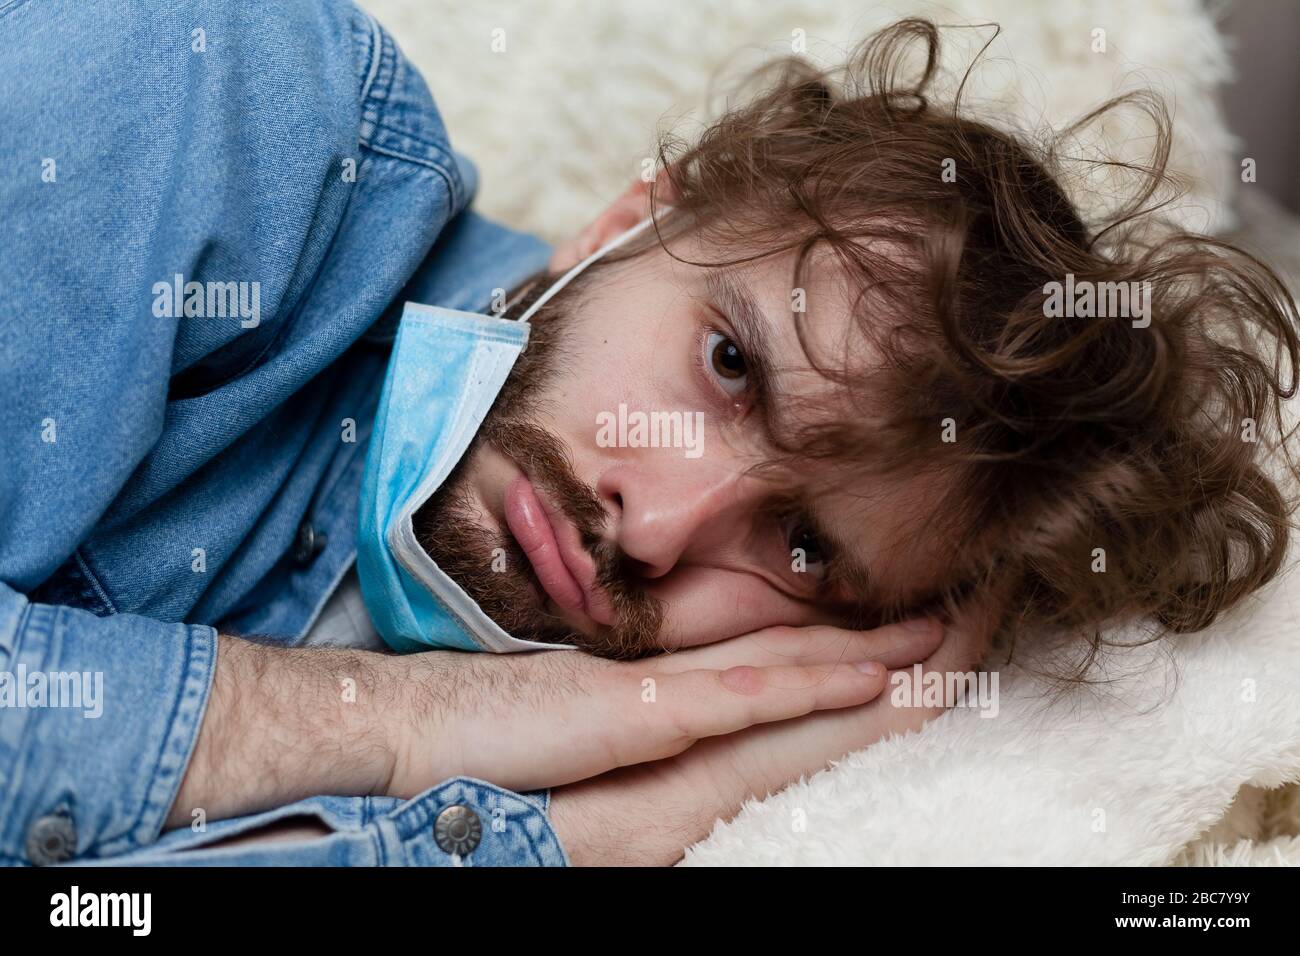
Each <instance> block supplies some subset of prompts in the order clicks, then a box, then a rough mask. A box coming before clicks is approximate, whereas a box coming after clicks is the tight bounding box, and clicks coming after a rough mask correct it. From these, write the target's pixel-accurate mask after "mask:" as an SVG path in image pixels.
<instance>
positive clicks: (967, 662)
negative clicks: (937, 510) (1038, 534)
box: [550, 626, 979, 866]
mask: <svg viewBox="0 0 1300 956" xmlns="http://www.w3.org/2000/svg"><path fill="white" fill-rule="evenodd" d="M778 630H780V631H784V632H787V633H784V634H782V635H780V636H779V637H778V638H777V639H776V640H775V641H774V639H773V635H772V633H771V632H760V634H759V635H754V636H753V637H750V638H740V639H738V640H742V641H754V640H756V641H759V642H760V643H761V644H763V646H764V647H766V648H768V649H769V651H770V652H771V653H782V654H783V653H786V652H787V651H786V650H782V649H781V645H782V643H784V645H785V647H786V648H787V649H788V652H789V653H792V654H795V655H797V654H799V653H801V643H800V642H801V641H802V642H807V641H812V644H811V647H812V649H813V650H814V652H815V653H821V652H822V651H823V650H824V648H823V647H822V644H820V643H818V642H816V641H815V640H813V638H812V635H814V634H816V633H817V632H827V633H825V634H824V635H823V637H822V642H823V643H827V642H828V643H830V644H831V645H832V646H833V645H834V644H836V643H838V644H839V645H840V646H843V645H844V643H845V638H846V636H847V632H843V631H836V630H834V629H830V628H800V629H778ZM873 633H879V632H873ZM940 635H941V632H940V631H939V629H938V628H937V626H936V628H935V630H934V631H933V632H931V635H930V649H931V650H934V648H935V647H936V646H937V650H934V653H933V654H930V655H929V656H928V659H926V660H925V661H924V664H923V667H924V670H925V671H926V672H930V671H938V672H948V671H960V670H968V669H970V668H971V667H972V666H974V664H975V662H976V661H977V659H978V657H979V648H978V647H977V646H976V642H975V641H974V640H972V639H971V638H970V637H969V636H967V635H964V634H959V633H955V632H949V633H947V634H945V635H942V642H941V643H940ZM729 643H731V642H724V643H722V644H718V645H713V646H712V647H710V648H707V649H705V652H706V653H713V654H715V655H718V658H719V660H718V662H720V661H721V658H722V657H723V656H724V655H726V654H728V653H732V652H733V650H732V649H730V648H728V647H727V644H729ZM922 643H923V642H921V641H917V640H913V641H911V642H903V643H900V644H899V645H898V646H897V647H895V648H893V649H887V650H885V651H883V652H882V653H880V654H879V655H878V658H877V659H879V660H881V661H883V662H884V663H886V664H887V665H888V666H890V667H903V666H906V665H909V664H911V663H914V662H916V660H917V656H916V655H915V650H916V648H917V647H919V646H921V644H922ZM661 660H666V659H661ZM942 712H943V710H942V709H941V708H899V707H895V706H893V705H892V704H891V702H890V700H889V695H888V693H882V694H881V695H879V696H878V697H877V698H875V699H874V700H873V701H872V702H871V703H869V704H867V705H865V706H862V707H854V708H848V709H842V710H837V711H833V712H830V711H828V712H824V713H817V714H811V715H809V716H808V717H805V718H803V719H801V720H791V721H786V722H784V723H775V724H766V725H764V726H761V727H754V728H751V729H749V730H745V731H742V732H740V733H735V734H731V735H729V736H726V737H715V738H710V739H709V740H705V741H701V742H700V743H698V744H696V745H695V746H694V747H691V748H690V749H689V750H687V751H685V752H684V753H682V754H680V755H678V756H676V757H673V758H671V759H669V760H662V761H658V762H657V763H647V764H642V765H640V766H636V767H628V768H625V769H623V770H618V771H614V772H612V773H607V774H604V775H602V776H600V777H596V778H594V779H590V780H585V781H583V782H581V783H577V784H573V785H570V786H567V787H562V788H560V789H559V790H557V791H555V792H554V793H553V794H552V797H551V810H550V815H551V822H552V825H553V826H554V827H555V830H556V833H557V834H558V835H559V837H560V842H561V843H562V844H563V845H564V848H565V850H566V852H567V853H568V854H569V858H570V860H571V862H573V863H575V864H577V865H613V864H627V865H643V866H665V865H670V864H672V863H676V862H677V861H678V860H680V859H681V857H682V853H683V852H684V851H685V849H686V848H687V847H689V846H690V845H691V844H693V843H696V842H698V841H699V840H702V839H703V838H704V837H705V836H707V835H708V833H709V831H710V829H711V828H712V827H713V825H714V823H715V822H716V821H717V820H718V819H723V820H727V819H730V818H731V817H732V816H734V815H735V814H736V813H738V812H739V810H740V808H741V806H742V805H743V804H744V802H745V801H746V800H748V799H751V798H756V797H757V798H761V797H764V796H767V795H768V794H770V793H775V792H777V791H779V790H781V789H783V788H785V787H786V786H788V785H789V784H791V783H793V782H794V781H795V780H797V779H799V778H800V777H801V776H804V775H807V774H812V773H816V772H817V771H819V770H822V769H824V768H825V767H826V765H827V764H828V763H830V762H831V761H832V760H837V759H839V758H841V757H843V756H844V755H846V754H848V753H851V752H853V751H855V750H860V749H862V748H863V747H866V746H868V745H869V744H872V743H874V742H875V741H877V740H880V739H881V738H883V737H887V736H889V735H891V734H901V733H906V732H908V731H911V730H919V729H920V728H921V727H922V726H923V725H924V724H925V723H926V722H927V721H928V720H930V719H932V718H934V717H936V716H938V715H939V714H941V713H942Z"/></svg>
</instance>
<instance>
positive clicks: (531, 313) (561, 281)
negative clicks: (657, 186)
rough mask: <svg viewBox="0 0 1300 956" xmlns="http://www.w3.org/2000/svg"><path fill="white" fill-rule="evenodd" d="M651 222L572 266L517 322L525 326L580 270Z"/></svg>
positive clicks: (649, 219) (640, 224) (645, 222)
mask: <svg viewBox="0 0 1300 956" xmlns="http://www.w3.org/2000/svg"><path fill="white" fill-rule="evenodd" d="M671 211H672V207H671V206H665V207H664V212H671ZM652 222H654V216H646V217H645V218H644V219H642V220H641V221H640V222H638V223H637V224H636V225H635V226H633V227H632V228H631V229H629V230H627V231H626V232H624V233H622V234H621V235H618V236H615V237H614V238H613V239H611V240H610V241H609V242H607V243H605V244H604V245H603V246H601V247H600V248H599V249H597V250H596V251H595V252H593V253H592V254H591V255H589V256H587V258H585V259H583V260H582V261H581V262H579V263H578V264H577V265H576V266H574V267H573V268H572V269H570V270H569V271H568V272H566V273H565V274H564V275H562V276H560V278H558V279H556V280H555V284H554V285H552V286H551V287H550V288H549V289H547V290H546V291H545V292H543V293H542V294H541V295H540V296H538V297H537V300H536V301H535V302H534V303H533V304H532V305H530V306H529V307H528V310H527V311H526V312H524V314H523V315H521V316H520V317H519V321H520V322H523V323H524V324H525V325H526V324H527V323H528V320H529V319H531V318H532V317H533V316H534V315H535V314H536V313H537V310H538V309H540V308H541V307H542V306H544V305H545V304H546V303H547V302H549V301H550V300H551V297H552V296H553V295H555V293H557V292H559V291H560V290H561V289H563V288H564V287H565V286H566V285H568V284H569V283H570V282H572V281H573V280H574V279H575V278H577V277H578V274H579V273H581V272H582V270H584V269H586V268H587V266H589V265H591V264H592V263H593V262H595V261H596V260H597V259H599V258H600V257H601V256H604V255H608V254H609V253H611V252H613V251H614V250H615V249H617V248H618V247H619V246H621V245H623V243H625V242H627V241H629V240H630V239H632V238H633V237H634V236H638V235H640V234H641V233H642V232H644V231H645V229H646V227H647V226H649V225H650V224H651V223H652Z"/></svg>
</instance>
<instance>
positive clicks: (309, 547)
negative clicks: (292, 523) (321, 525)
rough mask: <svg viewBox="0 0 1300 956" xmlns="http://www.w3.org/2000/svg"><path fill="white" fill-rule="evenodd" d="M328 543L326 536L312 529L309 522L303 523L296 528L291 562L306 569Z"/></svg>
mask: <svg viewBox="0 0 1300 956" xmlns="http://www.w3.org/2000/svg"><path fill="white" fill-rule="evenodd" d="M328 542H329V536H328V535H326V534H324V533H323V532H320V531H317V530H316V529H315V528H313V527H312V524H311V522H310V521H304V522H303V523H302V524H300V525H299V526H298V538H297V540H296V541H295V542H294V545H293V560H294V561H296V562H297V563H298V564H299V565H301V566H302V567H307V566H308V565H309V564H311V563H312V562H313V561H315V560H316V556H317V555H318V554H320V553H321V552H322V551H324V550H325V545H326V544H327V543H328Z"/></svg>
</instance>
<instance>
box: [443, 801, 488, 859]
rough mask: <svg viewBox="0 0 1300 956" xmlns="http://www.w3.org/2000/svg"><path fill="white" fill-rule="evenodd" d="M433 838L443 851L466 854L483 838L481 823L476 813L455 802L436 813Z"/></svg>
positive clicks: (459, 854)
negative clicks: (453, 804)
mask: <svg viewBox="0 0 1300 956" xmlns="http://www.w3.org/2000/svg"><path fill="white" fill-rule="evenodd" d="M433 838H434V840H435V841H437V843H438V847H439V848H440V849H441V850H442V852H443V853H455V854H457V855H458V856H468V855H469V854H470V853H473V852H474V848H475V847H476V846H478V841H479V840H481V839H483V825H482V824H481V823H479V821H478V814H477V813H475V812H474V811H473V810H471V809H470V808H469V807H466V806H462V805H461V804H456V805H455V806H450V807H447V809H445V810H443V811H442V812H441V813H440V814H438V819H437V820H436V821H434V824H433Z"/></svg>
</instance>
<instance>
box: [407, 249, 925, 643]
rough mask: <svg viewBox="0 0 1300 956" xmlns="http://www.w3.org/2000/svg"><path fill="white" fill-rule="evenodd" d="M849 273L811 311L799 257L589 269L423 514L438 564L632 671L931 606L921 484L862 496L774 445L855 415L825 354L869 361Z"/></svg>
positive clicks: (842, 479) (560, 636)
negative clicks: (821, 421)
mask: <svg viewBox="0 0 1300 956" xmlns="http://www.w3.org/2000/svg"><path fill="white" fill-rule="evenodd" d="M673 249H674V252H676V253H677V254H678V255H679V256H681V258H684V259H688V260H699V259H702V258H707V251H706V250H701V249H699V248H697V247H695V246H693V245H692V244H691V243H690V242H689V241H687V240H682V241H681V242H679V243H677V244H675V245H674V247H673ZM832 262H833V261H832V260H829V259H822V260H818V259H813V260H812V261H811V262H810V263H809V264H808V265H807V266H806V267H805V281H804V286H803V293H802V296H801V298H802V302H801V303H800V304H802V305H804V306H805V307H806V313H805V312H800V311H795V310H794V309H792V304H793V303H792V300H793V299H794V296H792V292H793V290H792V289H791V276H792V275H793V264H794V259H793V254H791V255H790V256H779V257H769V258H766V259H763V260H759V261H757V262H755V263H751V264H746V265H745V266H743V267H725V268H704V267H700V266H695V265H689V264H686V263H683V262H681V261H678V260H677V259H675V258H673V257H672V256H669V255H668V254H667V253H666V252H665V251H664V250H663V249H662V248H659V247H655V248H654V249H652V250H651V251H648V252H646V253H643V254H642V255H640V256H638V257H636V258H634V259H631V260H629V261H625V262H620V263H616V264H611V265H606V266H601V265H600V264H599V263H598V264H597V265H595V266H593V267H592V271H591V273H590V275H589V280H588V281H587V282H586V283H585V285H584V286H583V288H582V291H581V293H580V294H579V295H578V296H576V297H574V296H566V295H565V293H563V292H562V293H560V295H559V296H557V297H556V299H555V300H553V303H554V304H555V305H556V308H555V309H551V308H549V307H548V309H544V310H543V312H542V313H541V315H542V316H545V318H541V317H539V318H538V319H537V320H535V325H536V327H535V329H534V341H533V342H532V343H530V345H529V351H528V352H527V353H525V357H524V359H521V364H520V365H519V366H517V367H516V370H515V373H514V376H513V378H512V381H511V382H510V383H509V384H508V386H507V390H506V391H505V392H504V393H503V395H502V398H501V399H500V400H499V401H498V403H497V405H496V406H495V407H494V409H493V411H492V413H491V414H490V416H489V419H488V421H487V422H486V423H485V425H484V428H483V429H482V431H481V432H480V434H479V437H478V440H476V442H475V444H474V445H473V446H472V447H471V449H470V451H469V452H467V454H466V457H465V459H464V460H463V462H462V463H461V466H460V467H458V468H457V470H456V472H455V473H454V474H453V476H452V477H451V479H449V481H448V483H447V484H446V485H445V486H444V488H443V489H442V490H440V492H439V493H438V495H437V496H436V497H435V499H434V500H433V501H432V502H431V503H430V505H429V506H428V507H427V508H426V509H424V511H422V513H421V514H420V516H419V518H418V525H417V527H418V529H419V530H420V534H421V540H422V541H423V542H424V543H425V546H426V547H427V548H428V549H429V551H430V553H431V555H432V556H433V558H434V560H435V561H437V563H438V564H439V565H440V566H441V567H442V568H443V570H444V571H446V573H448V574H449V575H450V576H451V577H452V578H453V579H454V580H456V581H457V583H458V584H460V585H461V587H462V588H464V589H465V590H466V592H467V593H468V594H469V595H470V596H471V597H472V598H474V599H475V600H476V601H477V602H478V603H479V604H480V605H481V606H482V607H483V609H484V610H485V611H486V612H487V613H488V614H489V615H490V616H491V617H492V618H493V619H494V620H496V622H497V623H498V624H499V625H501V626H502V627H503V628H504V629H505V630H507V631H508V632H510V633H511V634H513V635H514V636H516V637H519V638H523V639H529V640H539V641H551V642H564V643H576V644H579V645H581V646H583V647H586V648H587V649H589V650H592V651H595V652H596V653H603V654H608V655H610V656H621V657H631V656H639V655H643V654H648V653H653V652H656V651H659V650H664V649H672V648H677V647H686V646H691V645H696V644H704V643H710V642H713V641H718V640H722V639H725V638H728V637H733V636H737V635H740V634H745V633H749V632H752V631H755V630H758V629H760V628H764V627H771V626H775V625H805V624H815V623H840V624H842V623H845V619H846V615H847V614H848V613H849V609H850V608H854V609H855V610H856V616H855V618H854V620H856V621H864V622H866V621H869V620H870V613H871V607H872V604H873V595H874V600H876V601H881V600H883V596H884V595H889V596H890V600H892V601H894V602H897V601H898V598H899V596H900V595H917V596H919V595H922V594H925V593H927V592H928V590H929V588H932V587H933V586H934V585H935V583H936V581H935V580H934V578H935V570H936V561H935V559H934V553H933V552H934V550H935V549H934V548H933V547H931V548H923V547H918V546H916V542H915V541H914V540H912V539H913V538H915V537H916V535H915V533H914V532H915V522H914V521H913V520H912V519H913V518H915V516H916V515H917V514H918V513H919V512H920V510H921V509H920V507H919V506H920V504H921V501H920V500H918V494H919V493H918V491H917V488H916V487H915V485H913V486H911V487H910V488H909V487H903V486H900V487H892V488H885V487H880V486H879V485H878V484H877V486H876V487H863V486H862V485H863V483H862V482H861V481H858V480H855V476H854V474H853V469H852V468H851V467H846V466H844V465H839V466H832V465H828V464H826V463H821V462H819V463H813V462H810V461H804V462H801V461H799V460H798V459H797V456H796V460H795V461H793V462H790V461H788V460H787V459H786V458H784V457H781V456H778V455H776V453H775V449H774V446H773V443H772V435H773V429H777V430H779V432H778V433H779V434H783V435H784V434H788V433H789V432H790V429H791V428H792V427H793V426H795V425H806V424H808V423H809V421H810V420H811V419H815V418H818V417H823V416H824V417H828V418H831V417H834V416H837V415H840V416H843V415H849V414H853V411H852V407H851V403H850V402H847V401H846V400H845V397H844V395H843V393H842V391H841V389H840V387H839V386H838V385H836V384H833V383H832V382H831V381H830V380H828V379H827V377H826V376H824V375H823V374H822V373H820V372H818V371H816V370H815V369H813V368H812V367H810V361H809V358H808V355H809V353H811V354H813V355H815V356H817V358H818V359H819V361H820V363H822V364H823V366H824V365H825V364H826V363H828V362H829V363H830V364H831V365H835V364H836V363H838V367H840V368H843V367H846V366H850V365H851V366H853V367H857V368H861V367H863V366H864V364H869V362H870V356H869V355H868V354H866V353H865V351H864V350H865V346H864V345H863V343H862V340H861V337H860V335H859V334H857V333H856V332H855V331H854V327H853V325H852V323H851V322H850V313H849V302H850V293H849V290H847V289H846V288H843V287H842V283H841V282H840V281H839V279H840V273H839V270H838V268H837V267H836V266H834V265H833V264H832ZM575 298H576V299H577V301H576V302H575V301H574V299H575ZM548 313H549V314H548ZM805 319H806V320H807V321H808V322H809V323H810V327H809V329H807V330H806V332H805V343H803V344H801V342H800V339H799V334H798V331H797V329H796V325H795V323H796V322H799V321H804V320H805ZM548 323H549V324H548ZM805 344H806V345H807V346H808V351H805ZM656 433H658V434H657V437H658V439H659V440H658V442H656V440H655V439H656ZM656 443H657V444H659V445H660V447H653V445H654V444H656ZM665 443H666V444H668V445H674V444H675V445H676V447H662V446H663V445H664V444H665ZM757 469H761V470H757ZM831 469H834V470H833V471H832V470H831ZM828 487H829V489H830V490H829V491H828V490H827V488H828ZM864 609H865V612H866V613H865V617H864V616H862V615H863V611H864Z"/></svg>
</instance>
